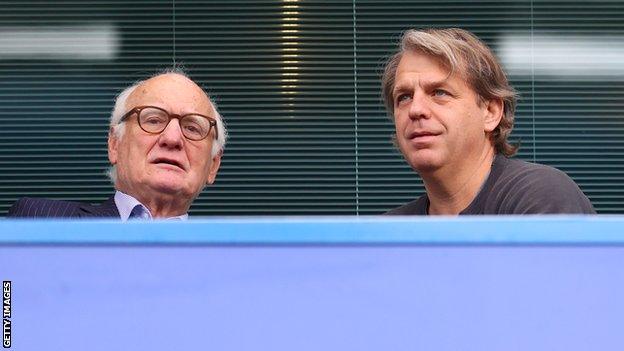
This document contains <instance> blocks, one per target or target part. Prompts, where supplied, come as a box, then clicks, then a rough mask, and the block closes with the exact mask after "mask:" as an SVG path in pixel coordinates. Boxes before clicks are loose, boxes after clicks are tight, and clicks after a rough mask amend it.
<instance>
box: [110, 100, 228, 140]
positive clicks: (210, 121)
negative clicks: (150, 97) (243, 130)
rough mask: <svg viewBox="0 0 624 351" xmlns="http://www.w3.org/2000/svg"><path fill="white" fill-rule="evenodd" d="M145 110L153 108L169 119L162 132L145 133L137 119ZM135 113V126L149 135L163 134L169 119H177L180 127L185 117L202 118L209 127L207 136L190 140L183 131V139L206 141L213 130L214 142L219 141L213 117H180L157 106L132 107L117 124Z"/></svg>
mask: <svg viewBox="0 0 624 351" xmlns="http://www.w3.org/2000/svg"><path fill="white" fill-rule="evenodd" d="M146 108H154V109H157V110H160V111H162V112H164V113H166V114H167V116H168V117H169V121H168V122H167V124H166V125H165V127H164V128H163V130H161V131H160V132H157V133H155V132H150V131H147V130H145V128H143V126H142V125H141V118H139V116H140V115H141V112H142V111H143V110H145V109H146ZM135 113H136V116H137V124H138V125H139V128H141V130H143V131H144V132H146V133H149V134H160V133H162V132H164V131H165V129H167V127H168V126H169V123H171V119H173V118H177V119H178V121H179V122H180V125H181V122H182V119H183V118H184V117H187V116H199V117H203V118H205V119H207V120H208V124H209V125H210V129H209V130H208V134H206V136H205V137H203V138H201V139H191V138H189V137H187V136H186V135H185V134H184V131H182V135H183V136H184V137H185V138H187V139H188V140H193V141H200V140H204V139H206V138H207V137H208V136H209V135H210V130H212V129H214V134H215V140H219V129H218V128H217V120H216V119H215V118H214V117H210V116H206V115H202V114H200V113H187V114H185V115H182V116H180V115H178V114H175V113H170V112H169V111H167V110H165V109H164V108H161V107H158V106H149V105H145V106H136V107H133V108H132V109H130V111H128V112H126V113H125V114H124V115H123V116H121V119H120V120H119V123H122V122H125V121H126V120H127V119H128V118H130V116H132V115H133V114H135Z"/></svg>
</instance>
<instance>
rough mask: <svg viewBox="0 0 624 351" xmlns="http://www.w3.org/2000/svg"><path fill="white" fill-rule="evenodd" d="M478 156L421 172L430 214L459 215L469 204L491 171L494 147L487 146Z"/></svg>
mask: <svg viewBox="0 0 624 351" xmlns="http://www.w3.org/2000/svg"><path fill="white" fill-rule="evenodd" d="M477 156H478V157H473V158H466V162H463V164H455V165H452V166H451V167H446V168H445V169H439V170H436V171H434V172H431V173H428V174H421V176H422V178H423V181H424V183H425V189H426V190H427V197H428V198H429V214H432V215H457V214H459V213H460V212H461V211H463V210H464V209H465V208H466V207H468V205H470V203H471V202H472V200H474V198H475V197H476V196H477V194H478V193H479V190H480V189H481V186H482V185H483V183H484V182H485V180H486V179H487V177H488V175H489V174H490V169H491V168H492V162H493V161H494V156H495V152H494V148H493V147H492V146H491V145H488V147H486V148H484V149H483V150H482V152H481V153H480V154H478V155H477Z"/></svg>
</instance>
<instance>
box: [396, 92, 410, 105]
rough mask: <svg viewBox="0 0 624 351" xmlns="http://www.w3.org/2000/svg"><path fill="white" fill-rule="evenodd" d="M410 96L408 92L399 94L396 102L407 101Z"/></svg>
mask: <svg viewBox="0 0 624 351" xmlns="http://www.w3.org/2000/svg"><path fill="white" fill-rule="evenodd" d="M411 98H412V96H411V95H410V94H400V95H399V96H397V98H396V102H397V104H399V103H401V102H403V101H407V100H409V99H411Z"/></svg>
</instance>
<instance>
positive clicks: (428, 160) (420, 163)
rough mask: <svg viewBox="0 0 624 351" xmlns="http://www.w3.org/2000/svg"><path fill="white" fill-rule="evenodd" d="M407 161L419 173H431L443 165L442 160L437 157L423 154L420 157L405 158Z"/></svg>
mask: <svg viewBox="0 0 624 351" xmlns="http://www.w3.org/2000/svg"><path fill="white" fill-rule="evenodd" d="M407 163H408V164H409V165H410V166H411V167H412V169H413V170H414V171H416V172H418V173H419V174H422V173H432V172H435V171H436V170H438V169H440V168H441V167H442V166H443V162H441V161H440V160H439V159H438V158H436V157H425V155H423V156H420V157H411V158H409V159H407Z"/></svg>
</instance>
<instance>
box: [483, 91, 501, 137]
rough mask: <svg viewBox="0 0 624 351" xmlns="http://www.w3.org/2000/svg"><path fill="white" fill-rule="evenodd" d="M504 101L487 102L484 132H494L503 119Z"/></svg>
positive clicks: (493, 100)
mask: <svg viewBox="0 0 624 351" xmlns="http://www.w3.org/2000/svg"><path fill="white" fill-rule="evenodd" d="M504 106H505V105H504V103H503V100H501V99H492V100H489V101H486V102H485V119H484V121H483V122H484V123H483V130H484V131H485V132H486V133H490V132H492V131H493V130H494V129H496V127H498V124H499V123H500V121H501V119H502V118H503V111H504V110H505V107H504Z"/></svg>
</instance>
